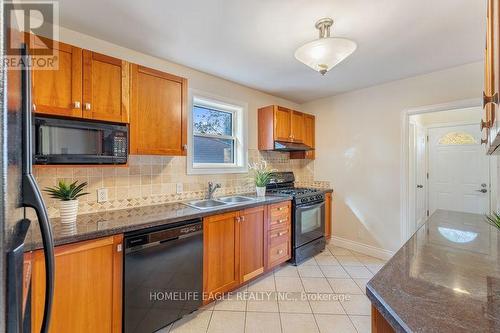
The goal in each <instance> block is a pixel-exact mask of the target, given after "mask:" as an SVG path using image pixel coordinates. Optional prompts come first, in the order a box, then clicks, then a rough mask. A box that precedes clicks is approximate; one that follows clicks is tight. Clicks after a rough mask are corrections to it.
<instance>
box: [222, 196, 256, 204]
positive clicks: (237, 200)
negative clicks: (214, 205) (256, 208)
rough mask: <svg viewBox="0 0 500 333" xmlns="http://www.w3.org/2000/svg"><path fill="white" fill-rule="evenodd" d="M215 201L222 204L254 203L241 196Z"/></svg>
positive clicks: (251, 199) (250, 199)
mask: <svg viewBox="0 0 500 333" xmlns="http://www.w3.org/2000/svg"><path fill="white" fill-rule="evenodd" d="M217 200H219V201H222V202H227V203H240V202H248V201H254V200H255V199H253V198H249V197H244V196H241V195H235V196H231V197H223V198H219V199H217Z"/></svg>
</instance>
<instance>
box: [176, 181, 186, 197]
mask: <svg viewBox="0 0 500 333" xmlns="http://www.w3.org/2000/svg"><path fill="white" fill-rule="evenodd" d="M175 190H176V192H177V194H180V193H182V192H183V191H184V186H183V185H182V183H177V185H176V187H175Z"/></svg>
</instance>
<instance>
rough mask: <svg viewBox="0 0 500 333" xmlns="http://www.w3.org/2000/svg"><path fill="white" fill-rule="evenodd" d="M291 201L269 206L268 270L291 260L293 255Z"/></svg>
mask: <svg viewBox="0 0 500 333" xmlns="http://www.w3.org/2000/svg"><path fill="white" fill-rule="evenodd" d="M291 208H292V205H291V202H290V201H288V202H281V203H278V204H273V205H270V206H269V207H268V209H269V213H268V214H269V218H268V227H269V231H268V238H269V241H268V244H267V249H268V264H267V270H271V269H272V268H274V267H276V266H278V265H279V264H281V263H284V262H285V261H287V260H289V259H290V258H291V255H292V252H291V251H292V243H291V241H292V239H291V225H292V223H291V220H292V215H291Z"/></svg>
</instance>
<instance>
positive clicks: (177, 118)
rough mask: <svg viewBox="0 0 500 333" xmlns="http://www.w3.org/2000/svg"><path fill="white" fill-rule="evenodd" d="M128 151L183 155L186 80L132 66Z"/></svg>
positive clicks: (185, 146) (185, 129) (185, 145)
mask: <svg viewBox="0 0 500 333" xmlns="http://www.w3.org/2000/svg"><path fill="white" fill-rule="evenodd" d="M130 89H131V90H130V102H131V103H130V135H131V138H130V153H131V154H147V155H175V156H182V155H186V152H187V151H186V148H187V80H186V79H185V78H182V77H178V76H174V75H170V74H167V73H163V72H160V71H157V70H154V69H150V68H146V67H143V66H139V65H135V64H133V65H131V84H130Z"/></svg>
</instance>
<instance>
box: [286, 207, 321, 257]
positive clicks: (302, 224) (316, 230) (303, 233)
mask: <svg viewBox="0 0 500 333" xmlns="http://www.w3.org/2000/svg"><path fill="white" fill-rule="evenodd" d="M294 231H295V247H299V246H301V245H304V244H306V243H309V242H311V241H313V240H315V239H318V238H320V237H322V236H324V235H325V202H324V201H322V202H319V203H315V204H312V205H305V206H301V205H298V206H296V208H295V227H294Z"/></svg>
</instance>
